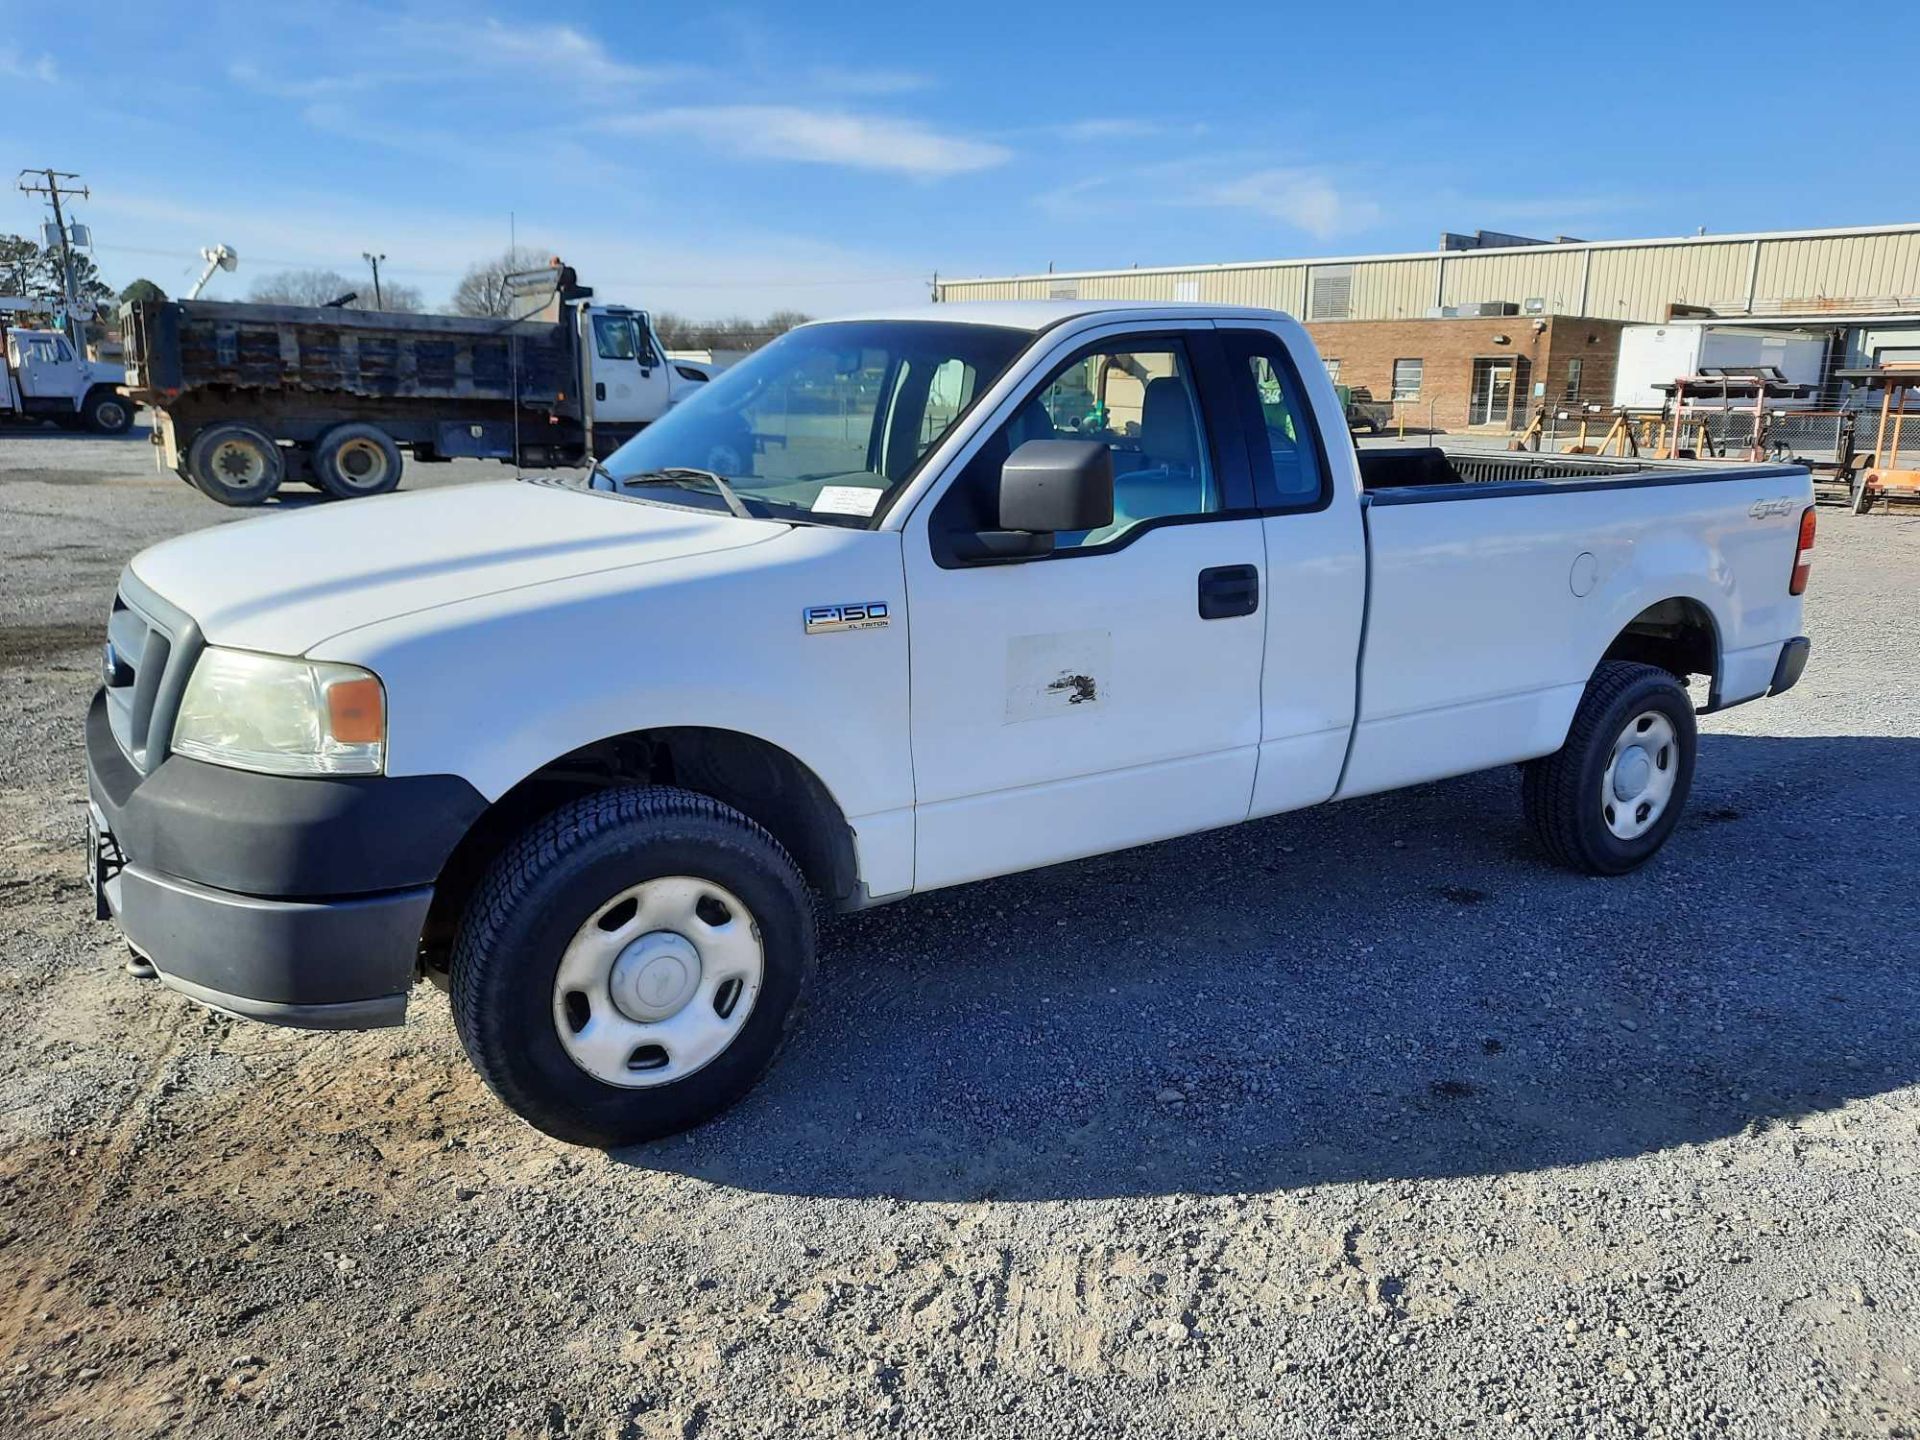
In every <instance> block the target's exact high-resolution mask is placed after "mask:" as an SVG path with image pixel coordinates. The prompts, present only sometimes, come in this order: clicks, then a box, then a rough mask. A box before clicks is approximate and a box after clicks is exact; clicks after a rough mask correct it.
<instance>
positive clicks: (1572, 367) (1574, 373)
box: [1561, 358, 1580, 400]
mask: <svg viewBox="0 0 1920 1440" xmlns="http://www.w3.org/2000/svg"><path fill="white" fill-rule="evenodd" d="M1561 398H1562V399H1563V400H1578V399H1579V398H1580V361H1579V359H1578V358H1575V359H1572V360H1569V361H1567V390H1566V394H1564V395H1563V396H1561Z"/></svg>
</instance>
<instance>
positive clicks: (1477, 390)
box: [1307, 315, 1621, 430]
mask: <svg viewBox="0 0 1920 1440" xmlns="http://www.w3.org/2000/svg"><path fill="white" fill-rule="evenodd" d="M1307 329H1308V331H1309V332H1311V334H1312V335H1313V343H1314V344H1315V345H1317V346H1318V347H1319V349H1320V354H1321V356H1322V357H1323V358H1324V359H1325V361H1326V365H1327V369H1328V371H1329V372H1330V373H1331V374H1332V376H1333V378H1334V379H1335V380H1336V381H1337V382H1338V383H1340V384H1342V385H1350V386H1352V387H1354V388H1355V389H1363V388H1364V389H1365V390H1367V391H1368V392H1370V393H1371V395H1372V397H1373V399H1374V400H1375V402H1377V403H1380V404H1382V405H1384V404H1385V403H1386V402H1388V401H1392V402H1393V408H1394V414H1395V415H1396V417H1399V418H1404V419H1405V421H1406V423H1407V425H1408V427H1409V428H1411V427H1413V426H1415V425H1419V426H1421V427H1422V428H1425V427H1426V425H1427V424H1428V423H1429V420H1431V423H1432V424H1433V425H1434V426H1435V427H1436V428H1438V429H1441V430H1468V429H1488V430H1509V429H1516V430H1517V429H1521V428H1523V427H1524V426H1525V425H1526V424H1527V422H1528V420H1529V419H1531V418H1532V415H1533V408H1534V406H1535V405H1536V404H1537V403H1538V402H1540V401H1542V400H1544V401H1546V402H1547V403H1548V404H1550V405H1552V406H1553V407H1554V408H1556V409H1566V410H1572V409H1575V408H1576V407H1578V406H1580V405H1588V404H1593V405H1602V406H1607V407H1611V405H1612V403H1613V378H1614V367H1615V365H1616V364H1617V362H1618V360H1619V357H1620V330H1621V322H1619V321H1617V320H1600V319H1588V318H1581V317H1577V316H1569V315H1496V316H1472V317H1467V316H1462V317H1460V318H1451V317H1449V318H1445V319H1433V320H1316V321H1310V322H1308V324H1307Z"/></svg>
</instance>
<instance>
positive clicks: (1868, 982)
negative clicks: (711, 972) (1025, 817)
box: [618, 735, 1920, 1200]
mask: <svg viewBox="0 0 1920 1440" xmlns="http://www.w3.org/2000/svg"><path fill="white" fill-rule="evenodd" d="M1517 789H1518V786H1517V781H1516V778H1515V776H1514V774H1513V772H1511V771H1504V772H1496V773H1494V774H1489V775H1479V776H1470V777H1467V778H1464V779H1461V780H1456V781H1450V782H1446V783H1443V784H1438V785H1430V786H1425V787H1422V788H1420V789H1418V790H1414V791H1410V792H1403V793H1401V794H1399V795H1394V796H1381V797H1373V798H1370V799H1364V800H1357V801H1352V802H1347V803H1345V804H1341V805H1337V806H1331V807H1325V808H1323V809H1320V810H1316V811H1307V812H1302V813H1301V814H1298V815H1294V816H1284V817H1280V818H1278V819H1275V820H1270V821H1264V822H1260V823H1257V824H1253V825H1248V826H1241V827H1238V828H1237V829H1234V830H1228V831H1219V832H1215V833H1212V834H1208V835H1203V836H1197V837H1193V838H1190V839H1186V840H1180V841H1174V842H1169V843H1167V844H1164V845H1159V846H1155V847H1152V848H1149V849H1146V850H1138V851H1131V852H1128V853H1125V854H1121V855H1114V856H1107V857H1104V858H1101V859H1097V860H1091V861H1086V862H1082V863H1080V864H1076V865H1071V866H1062V867H1058V868H1056V869H1053V870H1048V871H1039V872H1035V873H1032V874H1029V875H1024V876H1017V877H1013V878H1010V879H1006V880H1001V881H995V882H992V883H989V884H984V885H976V886H972V887H968V888H964V889H959V890H954V891H951V892H945V893H940V894H935V895H931V896H927V897H925V898H922V899H918V900H913V901H908V902H905V903H903V904H900V905H897V906H892V907H888V908H885V909H881V910H876V911H873V912H871V913H869V914H866V915H862V916H855V917H850V918H848V919H844V920H842V921H839V922H837V923H835V924H833V925H832V926H831V927H830V928H829V930H828V939H829V944H830V948H829V951H828V958H827V960H826V962H825V963H824V964H823V966H822V969H821V974H820V979H819V984H818V987H817V989H816V991H815V997H814V1000H813V1003H812V1004H811V1006H810V1007H809V1009H808V1011H807V1013H806V1015H805V1017H804V1019H803V1020H802V1022H801V1023H800V1025H799V1027H798V1033H797V1034H796V1036H795V1039H794V1043H793V1044H792V1045H791V1046H790V1047H789V1049H788V1050H787V1051H786V1053H785V1055H784V1056H783V1058H782V1059H781V1061H780V1062H779V1063H778V1064H777V1065H776V1066H775V1068H774V1070H773V1072H772V1073H771V1074H770V1075H769V1076H768V1078H767V1080H766V1081H765V1082H763V1084H762V1086H761V1088H760V1089H759V1090H757V1091H756V1092H755V1093H754V1094H753V1095H752V1096H750V1097H749V1098H748V1099H747V1100H746V1101H745V1102H744V1103H743V1104H741V1105H739V1106H737V1107H736V1108H735V1109H734V1110H733V1111H732V1112H730V1113H729V1114H728V1115H726V1116H724V1117H722V1118H721V1119H720V1120H718V1121H716V1122H714V1123H713V1124H711V1125H709V1126H707V1127H706V1128H704V1129H702V1130H699V1131H696V1132H694V1133H692V1134H690V1135H686V1136H682V1137H680V1138H678V1139H676V1140H672V1141H668V1142H664V1143H662V1144H659V1145H655V1146H650V1147H645V1148H642V1149H637V1150H634V1151H629V1152H623V1154H622V1155H621V1156H620V1157H618V1158H621V1159H623V1160H624V1161H626V1162H627V1163H631V1164H634V1165H636V1166H641V1167H646V1168H651V1169H661V1170H668V1171H677V1172H682V1173H686V1174H689V1175H695V1176H699V1177H702V1178H705V1179H709V1180H713V1181H717V1182H722V1183H725V1184H729V1185H737V1186H743V1187H746V1188H749V1189H753V1190H759V1191H769V1192H781V1193H789V1194H795V1195H815V1196H852V1195H893V1196H898V1197H901V1198H909V1199H934V1200H977V1199H983V1198H1000V1199H1006V1200H1032V1199H1054V1198H1085V1197H1102V1196H1123V1195H1124V1196H1139V1195H1156V1194H1167V1193H1176V1192H1232V1191H1245V1190H1272V1189H1288V1188H1293V1187H1299V1186H1310V1185H1318V1184H1322V1183H1326V1182H1333V1181H1351V1180H1395V1179H1414V1178H1422V1177H1433V1176H1458V1175H1482V1174H1498V1173H1506V1172H1513V1171H1524V1170H1532V1169H1538V1168H1541V1167H1546V1166H1558V1165H1571V1164H1578V1163H1582V1162H1586V1161H1593V1160H1602V1159H1607V1158H1612V1157H1623V1156H1634V1155H1639V1154H1643V1153H1647V1152H1651V1151H1659V1150H1663V1149H1668V1148H1671V1147H1673V1146H1678V1145H1686V1144H1692V1143H1697V1142H1701V1141H1710V1140H1715V1139H1718V1138H1721V1137H1725V1136H1730V1135H1734V1134H1736V1133H1739V1132H1742V1131H1750V1132H1753V1133H1759V1132H1761V1131H1763V1130H1764V1129H1766V1128H1767V1127H1769V1126H1772V1125H1776V1124H1780V1123H1792V1122H1793V1121H1795V1120H1796V1119H1797V1118H1799V1117H1803V1116H1806V1115H1809V1114H1811V1113H1815V1112H1819V1111H1822V1110H1826V1109H1830V1108H1832V1107H1834V1106H1837V1105H1839V1104H1841V1103H1842V1102H1844V1101H1846V1100H1849V1099H1853V1098H1857V1097H1861V1096H1867V1095H1872V1094H1875V1093H1878V1092H1881V1091H1886V1090H1889V1089H1892V1088H1895V1087H1898V1086H1903V1085H1907V1084H1911V1083H1914V1082H1915V1081H1920V1044H1917V1043H1916V1041H1915V1038H1914V1037H1915V1036H1916V1034H1920V979H1916V975H1917V973H1920V972H1917V966H1920V941H1916V938H1915V937H1916V936H1917V935H1920V901H1917V900H1916V892H1915V890H1914V889H1913V888H1912V887H1911V885H1910V884H1909V883H1908V882H1909V878H1910V870H1911V864H1912V844H1913V841H1912V835H1913V827H1914V823H1915V820H1916V817H1920V740H1915V739H1875V738H1837V737H1836V738H1817V737H1809V738H1749V737H1743V736H1727V735H1709V736H1707V737H1705V738H1704V740H1703V743H1702V761H1701V767H1700V775H1699V778H1698V780H1697V782H1696V785H1695V790H1694V795H1693V799H1692V802H1691V804H1690V806H1689V812H1688V817H1687V819H1686V821H1685V822H1684V823H1683V826H1682V828H1681V830H1680V831H1679V833H1678V834H1676V835H1675V837H1674V838H1673V840H1672V842H1671V843H1670V844H1669V845H1668V847H1667V848H1666V850H1665V852H1664V853H1663V855H1662V856H1661V857H1659V858H1658V859H1656V860H1655V861H1654V863H1653V864H1652V865H1650V866H1649V867H1648V868H1647V869H1645V870H1643V871H1641V872H1640V873H1638V874H1635V875H1631V876H1626V877H1622V878H1620V879H1615V880H1599V879H1588V878H1583V877H1579V876H1574V875H1569V874H1566V873H1564V872H1561V871H1558V870H1555V869H1552V868H1550V867H1549V866H1548V865H1547V864H1546V863H1545V862H1544V861H1543V860H1541V859H1540V858H1539V857H1538V856H1537V854H1536V853H1535V851H1534V850H1533V848H1532V845H1531V843H1530V841H1529V839H1528V837H1527V835H1526V833H1525V831H1524V829H1523V828H1522V826H1521V824H1520V822H1519V819H1518V795H1517Z"/></svg>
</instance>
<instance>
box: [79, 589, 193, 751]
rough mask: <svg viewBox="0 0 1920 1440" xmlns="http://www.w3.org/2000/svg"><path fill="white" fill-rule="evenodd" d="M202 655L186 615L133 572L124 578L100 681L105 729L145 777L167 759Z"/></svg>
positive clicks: (115, 603) (111, 616)
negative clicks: (182, 701)
mask: <svg viewBox="0 0 1920 1440" xmlns="http://www.w3.org/2000/svg"><path fill="white" fill-rule="evenodd" d="M200 649H201V644H200V632H199V629H198V628H197V627H196V626H195V625H194V623H193V621H192V620H190V619H189V618H188V617H187V615H186V614H185V613H184V612H182V611H181V610H179V609H177V608H176V607H175V606H172V605H169V604H168V603H167V602H166V601H164V600H162V599H161V598H160V597H159V596H158V595H155V594H154V593H153V592H152V591H151V590H149V589H148V588H147V587H146V586H145V585H143V584H141V582H140V581H139V579H138V578H137V577H135V575H134V573H133V572H132V571H131V570H128V571H127V572H126V573H124V574H123V575H122V576H121V577H120V589H119V590H118V592H116V593H115V595H114V597H113V610H112V612H111V613H110V614H109V615H108V617H107V643H106V646H105V647H104V649H103V651H102V654H101V666H100V669H101V677H100V678H101V681H102V683H103V685H104V686H105V689H106V696H107V723H108V725H109V726H110V727H111V728H112V730H113V738H114V739H115V740H116V741H118V742H119V745H120V749H121V750H122V751H123V752H125V754H126V757H127V758H128V759H129V760H131V761H132V762H133V764H134V768H135V769H137V770H140V771H142V772H145V771H149V770H152V769H153V767H154V766H156V765H158V764H159V763H160V762H161V761H162V760H164V759H165V758H166V755H167V745H168V742H169V741H170V740H171V739H172V736H173V717H174V715H175V713H176V712H177V711H178V710H179V708H180V693H181V691H182V690H184V689H185V688H186V683H187V675H188V673H189V672H190V671H191V670H192V669H193V662H194V660H195V659H196V658H198V656H199V653H200Z"/></svg>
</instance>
